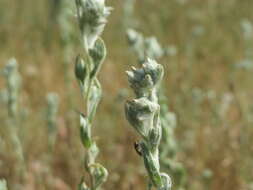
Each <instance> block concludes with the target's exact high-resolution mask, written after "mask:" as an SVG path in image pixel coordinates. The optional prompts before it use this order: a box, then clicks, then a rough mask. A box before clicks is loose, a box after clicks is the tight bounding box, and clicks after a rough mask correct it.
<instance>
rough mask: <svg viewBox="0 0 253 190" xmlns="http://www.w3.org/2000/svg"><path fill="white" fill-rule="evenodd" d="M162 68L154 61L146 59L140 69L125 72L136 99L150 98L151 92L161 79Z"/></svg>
mask: <svg viewBox="0 0 253 190" xmlns="http://www.w3.org/2000/svg"><path fill="white" fill-rule="evenodd" d="M163 72H164V71H163V66H162V65H160V64H157V63H156V61H155V60H152V59H147V61H145V62H144V63H143V65H142V68H140V69H136V68H134V67H132V70H131V71H127V75H128V80H129V82H130V86H131V87H132V88H133V90H134V92H135V94H136V95H137V97H140V96H145V97H147V96H150V93H151V91H152V90H155V88H156V86H157V85H158V84H159V82H160V81H161V79H162V77H163Z"/></svg>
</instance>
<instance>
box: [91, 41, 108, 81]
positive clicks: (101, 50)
mask: <svg viewBox="0 0 253 190" xmlns="http://www.w3.org/2000/svg"><path fill="white" fill-rule="evenodd" d="M89 54H90V56H91V58H92V60H93V64H94V68H93V69H92V71H91V74H90V78H93V77H95V76H96V74H97V73H98V72H99V69H100V67H101V65H102V63H103V61H104V59H105V56H106V47H105V44H104V41H103V40H102V39H101V38H98V39H97V41H96V43H95V45H94V47H93V48H92V49H90V50H89Z"/></svg>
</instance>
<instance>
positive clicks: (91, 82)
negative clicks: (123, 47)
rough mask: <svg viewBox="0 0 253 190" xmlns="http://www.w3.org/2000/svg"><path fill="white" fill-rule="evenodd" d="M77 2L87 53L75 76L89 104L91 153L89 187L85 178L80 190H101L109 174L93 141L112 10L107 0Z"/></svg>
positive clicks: (86, 129) (86, 121) (85, 129)
mask: <svg viewBox="0 0 253 190" xmlns="http://www.w3.org/2000/svg"><path fill="white" fill-rule="evenodd" d="M75 2H76V8H77V19H78V23H79V28H80V31H81V38H82V45H83V48H84V53H83V54H81V55H78V56H77V58H76V63H75V76H76V79H77V81H78V83H79V86H80V89H81V95H82V98H83V100H84V101H85V103H86V104H85V106H86V107H85V114H83V113H80V136H81V141H82V144H83V146H84V148H85V149H86V150H87V152H86V155H85V163H84V165H85V169H86V172H87V173H88V174H89V184H87V181H86V180H85V179H84V177H83V178H82V180H81V183H80V185H79V190H97V189H100V186H101V185H102V184H103V183H104V182H105V181H106V179H107V176H108V172H107V170H106V169H105V168H104V167H103V166H102V165H101V164H99V163H97V162H96V161H95V159H96V157H97V155H98V153H99V149H98V147H97V145H96V142H95V141H94V140H93V139H92V135H91V128H92V123H93V121H94V117H95V114H96V110H97V106H98V104H99V102H100V100H101V96H102V89H101V85H100V82H99V81H98V79H97V74H98V72H99V71H100V68H101V65H102V63H103V62H104V59H105V57H106V47H105V44H104V42H103V40H102V39H101V38H100V37H99V36H100V35H101V33H102V32H103V30H104V27H105V24H106V22H107V20H106V18H107V16H108V15H109V14H110V10H111V8H110V7H106V6H105V3H104V0H76V1H75Z"/></svg>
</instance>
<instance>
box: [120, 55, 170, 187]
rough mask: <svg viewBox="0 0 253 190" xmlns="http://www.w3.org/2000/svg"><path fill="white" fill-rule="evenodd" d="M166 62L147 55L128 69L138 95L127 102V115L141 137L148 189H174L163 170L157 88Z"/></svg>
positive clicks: (137, 146) (141, 152) (141, 149)
mask: <svg viewBox="0 0 253 190" xmlns="http://www.w3.org/2000/svg"><path fill="white" fill-rule="evenodd" d="M163 74H164V69H163V66H162V65H160V64H158V63H157V62H156V61H155V60H152V59H147V60H146V61H145V62H143V63H142V66H141V68H139V69H136V68H134V67H132V70H131V71H127V75H128V80H129V83H130V86H131V88H132V89H133V91H134V93H135V95H136V98H135V99H133V100H130V101H127V102H126V104H125V113H126V118H127V120H128V121H129V123H130V124H131V125H132V126H133V127H134V129H135V130H136V131H137V132H138V133H139V135H140V136H141V137H142V140H141V141H140V142H139V143H138V144H137V145H136V149H137V150H138V151H139V153H140V154H141V156H142V157H143V160H144V165H145V167H146V170H147V172H148V176H149V185H148V189H149V190H150V189H152V187H155V188H156V189H158V190H169V189H171V179H170V177H169V176H168V175H167V174H166V173H162V172H161V171H160V161H159V145H160V141H161V137H162V127H161V121H160V105H159V104H158V96H157V89H158V86H159V84H160V82H161V80H162V78H163Z"/></svg>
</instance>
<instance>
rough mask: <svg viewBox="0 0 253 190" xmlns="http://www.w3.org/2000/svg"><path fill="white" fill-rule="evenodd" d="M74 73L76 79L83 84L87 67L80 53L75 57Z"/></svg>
mask: <svg viewBox="0 0 253 190" xmlns="http://www.w3.org/2000/svg"><path fill="white" fill-rule="evenodd" d="M75 75H76V78H77V80H79V81H80V82H81V83H82V84H84V81H85V78H86V75H87V68H86V65H85V63H84V61H83V59H82V58H81V56H80V55H78V56H77V57H76V62H75Z"/></svg>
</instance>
